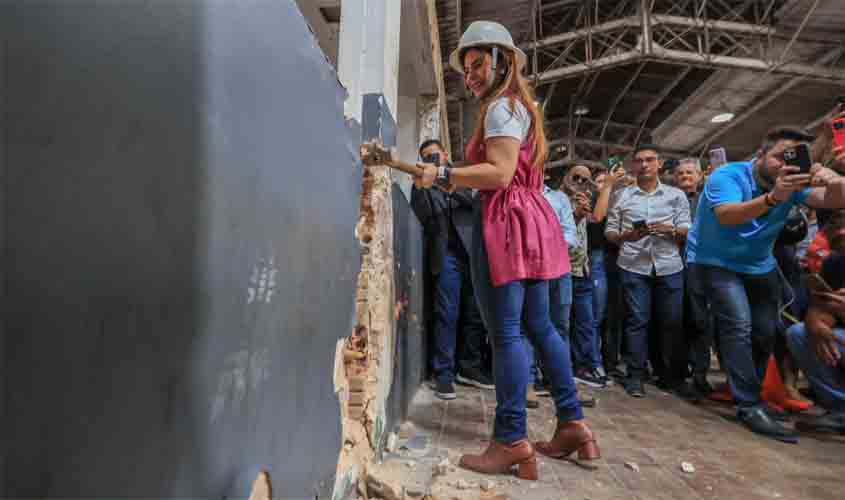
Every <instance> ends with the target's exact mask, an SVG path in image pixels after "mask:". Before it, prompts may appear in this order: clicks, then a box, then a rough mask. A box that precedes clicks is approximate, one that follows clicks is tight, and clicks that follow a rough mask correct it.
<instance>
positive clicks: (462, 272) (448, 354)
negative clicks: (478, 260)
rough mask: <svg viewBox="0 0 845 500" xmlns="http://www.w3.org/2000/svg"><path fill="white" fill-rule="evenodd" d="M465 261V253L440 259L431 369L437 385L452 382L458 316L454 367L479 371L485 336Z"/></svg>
mask: <svg viewBox="0 0 845 500" xmlns="http://www.w3.org/2000/svg"><path fill="white" fill-rule="evenodd" d="M461 253H463V252H461ZM468 259H469V258H468V256H467V255H466V254H465V253H464V255H459V252H452V251H447V252H446V254H445V255H444V257H443V269H442V271H440V274H438V275H437V277H436V282H435V287H434V353H433V356H432V369H433V371H434V377H435V379H436V380H437V381H438V382H441V383H452V382H454V380H455V369H456V367H455V351H456V350H457V338H458V317H459V315H460V317H461V319H462V321H461V323H462V326H463V334H464V335H463V337H464V338H463V345H462V346H461V349H460V357H461V359H460V360H458V365H459V367H460V369H461V371H462V372H464V373H466V372H468V371H471V370H474V369H481V346H482V344H483V342H484V333H485V332H484V324H483V323H482V322H481V315H480V314H479V312H478V307H477V306H476V304H475V297H474V294H473V290H472V282H471V280H470V276H469V260H468Z"/></svg>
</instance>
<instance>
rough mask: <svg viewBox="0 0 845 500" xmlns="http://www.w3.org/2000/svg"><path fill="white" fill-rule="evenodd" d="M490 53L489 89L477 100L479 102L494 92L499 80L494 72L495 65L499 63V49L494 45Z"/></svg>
mask: <svg viewBox="0 0 845 500" xmlns="http://www.w3.org/2000/svg"><path fill="white" fill-rule="evenodd" d="M492 52H493V53H492V57H493V62H492V63H491V64H490V78H491V79H492V81H491V82H490V86H489V88H488V89H487V90H486V91H485V92H484V95H482V96H481V97H480V98H479V100H480V101H483V100H484V99H487V98H489V97H490V96H491V95H493V93H494V92H495V91H496V82H498V81H499V79H500V78H499V75H498V73H497V71H496V68H497V64H498V61H499V47H496V46H495V45H494V46H493V51H492Z"/></svg>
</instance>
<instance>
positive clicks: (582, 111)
mask: <svg viewBox="0 0 845 500" xmlns="http://www.w3.org/2000/svg"><path fill="white" fill-rule="evenodd" d="M589 113H590V108H588V107H587V106H585V105H583V104H580V105H578V106H576V107H575V116H584V115H587V114H589Z"/></svg>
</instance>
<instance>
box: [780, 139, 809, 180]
mask: <svg viewBox="0 0 845 500" xmlns="http://www.w3.org/2000/svg"><path fill="white" fill-rule="evenodd" d="M783 161H784V162H785V163H786V164H787V165H789V166H791V167H798V168H800V169H801V171H800V172H799V173H802V174H809V173H810V168H812V167H813V160H812V159H811V158H810V146H808V145H807V144H799V145H797V146H795V147H794V148H787V149H784V150H783Z"/></svg>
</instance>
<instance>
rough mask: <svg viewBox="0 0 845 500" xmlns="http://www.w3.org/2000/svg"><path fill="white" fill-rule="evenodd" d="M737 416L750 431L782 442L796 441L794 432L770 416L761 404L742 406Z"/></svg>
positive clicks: (792, 442)
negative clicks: (749, 406) (748, 406)
mask: <svg viewBox="0 0 845 500" xmlns="http://www.w3.org/2000/svg"><path fill="white" fill-rule="evenodd" d="M737 417H739V421H740V422H742V423H743V425H745V426H746V427H748V429H750V430H751V431H752V432H756V433H757V434H761V435H763V436H767V437H770V438H772V439H776V440H778V441H781V442H784V443H790V444H795V443H797V442H798V436H797V435H796V434H795V432H794V431H791V430H789V429H787V428H786V427H784V426H782V425H781V424H780V423H778V422H777V421H776V420H774V419H773V418H772V417H770V416H769V414H768V413H766V410H765V409H764V407H763V406H754V407H752V408H742V409H740V410H738V411H737Z"/></svg>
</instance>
